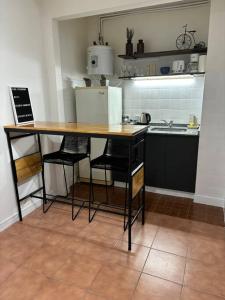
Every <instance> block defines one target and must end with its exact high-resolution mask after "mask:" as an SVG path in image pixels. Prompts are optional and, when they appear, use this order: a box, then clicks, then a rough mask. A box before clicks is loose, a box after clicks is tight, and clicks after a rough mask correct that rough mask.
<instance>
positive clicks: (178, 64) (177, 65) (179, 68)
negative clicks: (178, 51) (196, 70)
mask: <svg viewBox="0 0 225 300" xmlns="http://www.w3.org/2000/svg"><path fill="white" fill-rule="evenodd" d="M184 69H185V63H184V60H175V61H174V62H173V68H172V71H173V73H183V72H184Z"/></svg>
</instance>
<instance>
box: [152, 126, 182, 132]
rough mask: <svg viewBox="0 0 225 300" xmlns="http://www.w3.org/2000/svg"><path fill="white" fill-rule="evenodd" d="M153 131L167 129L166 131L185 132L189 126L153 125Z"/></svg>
mask: <svg viewBox="0 0 225 300" xmlns="http://www.w3.org/2000/svg"><path fill="white" fill-rule="evenodd" d="M151 131H166V132H185V131H187V128H181V127H153V128H151Z"/></svg>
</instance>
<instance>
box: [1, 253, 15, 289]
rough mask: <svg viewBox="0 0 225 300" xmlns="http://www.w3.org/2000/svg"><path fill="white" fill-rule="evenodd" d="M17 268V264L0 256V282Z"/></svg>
mask: <svg viewBox="0 0 225 300" xmlns="http://www.w3.org/2000/svg"><path fill="white" fill-rule="evenodd" d="M17 268H18V264H16V263H14V262H11V261H9V260H7V259H5V258H3V257H0V284H1V283H3V281H5V280H6V279H7V278H8V277H9V276H10V275H11V274H12V273H13V272H15V271H16V269H17Z"/></svg>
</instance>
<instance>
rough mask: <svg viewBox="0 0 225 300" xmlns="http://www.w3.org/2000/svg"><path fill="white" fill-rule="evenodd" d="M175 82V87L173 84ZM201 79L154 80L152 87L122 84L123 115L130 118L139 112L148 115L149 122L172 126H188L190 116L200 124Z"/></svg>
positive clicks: (202, 85)
mask: <svg viewBox="0 0 225 300" xmlns="http://www.w3.org/2000/svg"><path fill="white" fill-rule="evenodd" d="M176 82H177V84H176ZM203 89H204V77H195V78H194V79H193V80H191V82H189V83H188V84H187V82H184V83H183V84H182V81H180V79H178V80H177V81H174V80H173V82H172V83H171V84H170V82H169V81H167V82H164V81H163V80H162V81H160V82H159V81H157V83H156V84H154V83H152V82H151V83H150V86H148V85H143V86H141V85H140V86H139V85H135V82H134V81H132V80H130V81H124V83H123V97H124V103H123V106H124V114H127V115H130V117H131V118H132V117H134V116H136V115H140V114H141V113H142V112H149V113H150V114H151V116H152V122H160V120H162V119H166V120H173V121H174V122H175V123H188V122H189V115H190V114H194V115H196V116H197V118H198V122H199V123H200V121H201V111H202V101H203Z"/></svg>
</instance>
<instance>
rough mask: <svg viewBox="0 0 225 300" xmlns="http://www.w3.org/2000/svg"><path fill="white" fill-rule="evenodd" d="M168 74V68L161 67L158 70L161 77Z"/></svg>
mask: <svg viewBox="0 0 225 300" xmlns="http://www.w3.org/2000/svg"><path fill="white" fill-rule="evenodd" d="M169 72H170V67H161V68H160V73H161V74H162V75H167V74H169Z"/></svg>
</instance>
